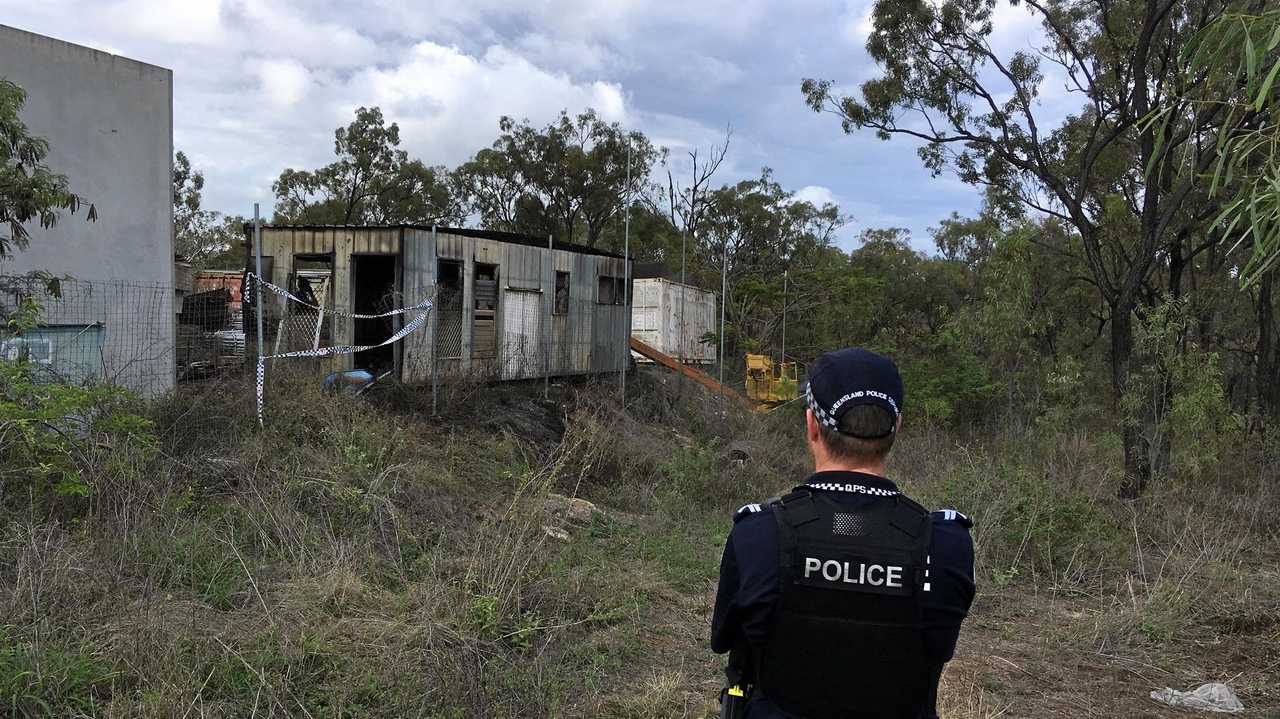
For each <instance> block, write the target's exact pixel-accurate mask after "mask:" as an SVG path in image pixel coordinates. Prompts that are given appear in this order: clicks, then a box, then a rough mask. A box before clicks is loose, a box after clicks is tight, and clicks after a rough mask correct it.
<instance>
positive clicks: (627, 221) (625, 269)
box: [618, 138, 631, 407]
mask: <svg viewBox="0 0 1280 719" xmlns="http://www.w3.org/2000/svg"><path fill="white" fill-rule="evenodd" d="M622 212H623V215H622V217H623V220H622V310H623V318H622V332H623V337H622V368H621V370H619V372H618V394H619V396H620V397H621V401H622V405H623V406H624V407H625V406H626V404H627V362H628V361H630V359H631V342H630V339H631V138H627V204H626V205H625V206H624V207H623V208H622Z"/></svg>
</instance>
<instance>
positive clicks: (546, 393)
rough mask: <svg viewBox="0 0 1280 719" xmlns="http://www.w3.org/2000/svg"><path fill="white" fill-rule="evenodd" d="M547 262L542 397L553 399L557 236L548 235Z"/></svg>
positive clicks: (543, 315)
mask: <svg viewBox="0 0 1280 719" xmlns="http://www.w3.org/2000/svg"><path fill="white" fill-rule="evenodd" d="M547 263H548V264H550V265H551V292H547V293H543V296H544V297H546V298H547V299H549V300H551V301H550V302H548V303H547V308H546V310H545V311H543V312H542V313H541V314H542V317H541V319H542V320H544V321H545V322H546V324H547V330H546V332H544V333H543V334H544V335H545V337H546V342H545V343H544V344H546V346H547V347H546V349H545V350H543V352H542V398H543V399H551V337H552V334H551V313H552V312H553V311H555V303H556V247H555V237H554V236H553V235H547Z"/></svg>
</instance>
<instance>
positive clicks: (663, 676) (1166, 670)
mask: <svg viewBox="0 0 1280 719" xmlns="http://www.w3.org/2000/svg"><path fill="white" fill-rule="evenodd" d="M713 592H714V588H711V591H708V592H707V593H706V594H704V595H701V596H694V595H672V596H670V597H667V598H666V601H664V602H662V603H660V606H658V607H655V609H654V612H653V616H652V617H651V621H650V622H649V625H648V626H649V629H648V630H647V632H646V636H644V637H643V638H642V642H643V643H644V644H645V645H646V646H647V647H649V648H651V650H652V654H651V657H652V659H653V662H652V664H651V665H650V666H648V667H647V668H645V669H643V670H641V671H640V673H639V676H638V678H637V679H638V681H637V683H636V685H635V686H634V687H633V688H632V690H631V691H630V692H629V693H628V694H627V695H626V696H630V697H637V698H636V699H634V700H632V701H627V700H626V699H623V700H621V702H622V703H623V704H626V705H628V706H629V707H631V708H632V709H635V710H636V711H635V715H639V716H661V715H664V714H663V712H662V710H657V711H654V709H655V707H653V706H645V705H648V704H651V703H657V702H667V706H668V707H669V708H670V714H666V715H667V716H673V717H676V716H680V717H698V718H701V717H708V716H715V712H716V705H715V703H714V701H713V698H714V697H715V696H716V695H717V694H718V692H719V688H720V684H719V676H720V675H719V674H718V671H719V666H720V662H719V658H718V657H713V656H712V655H711V654H710V652H709V651H708V650H706V641H707V639H706V634H707V627H708V626H709V623H710V613H711V603H712V599H713V596H714V594H713ZM1091 602H1092V600H1091V599H1090V598H1088V597H1080V596H1063V595H1058V596H1053V595H1045V594H1036V593H1032V592H1028V591H1026V590H1025V589H1020V588H1006V589H1000V590H994V591H990V592H987V593H984V594H982V595H981V596H980V597H979V599H978V601H977V603H976V604H975V606H974V609H973V612H972V613H971V615H970V617H969V619H968V621H967V622H966V623H965V626H964V629H963V632H962V634H961V637H960V642H959V646H958V648H957V652H956V657H955V658H954V659H953V660H952V661H951V662H950V663H949V664H948V665H947V670H946V672H945V674H944V675H943V680H942V686H941V692H940V701H939V714H940V716H941V717H942V718H943V719H996V718H997V717H1008V718H1010V719H1014V718H1017V717H1035V718H1036V719H1044V718H1046V717H1108V718H1111V717H1144V718H1145V717H1159V718H1161V719H1166V718H1167V719H1175V718H1186V717H1194V716H1215V715H1214V714H1212V713H1207V712H1200V711H1195V710H1190V709H1175V708H1172V707H1168V706H1165V705H1163V704H1160V703H1158V702H1156V701H1154V700H1152V699H1151V698H1150V693H1151V692H1152V691H1153V690H1157V689H1161V688H1163V687H1166V686H1167V687H1173V688H1175V689H1179V690H1184V691H1187V690H1191V689H1194V688H1195V687H1197V686H1199V685H1200V684H1202V683H1205V682H1209V681H1220V682H1225V683H1227V684H1229V685H1230V686H1231V687H1232V688H1233V689H1234V690H1235V691H1236V693H1237V695H1238V696H1239V697H1240V699H1241V701H1242V702H1243V703H1244V705H1245V711H1244V712H1243V713H1240V714H1237V715H1236V716H1241V717H1258V718H1265V719H1280V682H1277V679H1278V678H1280V625H1276V624H1270V625H1268V626H1258V627H1249V628H1248V631H1247V632H1236V633H1231V634H1224V635H1222V636H1220V637H1218V638H1217V639H1216V640H1209V641H1206V640H1204V639H1203V638H1202V637H1198V638H1196V639H1189V640H1179V639H1176V638H1175V639H1171V640H1169V641H1166V642H1163V643H1160V644H1152V645H1151V646H1146V647H1128V648H1127V649H1125V650H1119V649H1108V648H1107V647H1105V646H1102V647H1099V646H1093V645H1091V644H1090V640H1091V638H1092V637H1094V636H1095V635H1096V634H1097V633H1098V631H1097V627H1098V623H1099V622H1100V621H1105V620H1106V617H1105V616H1103V615H1102V614H1101V613H1100V612H1099V610H1098V609H1097V607H1096V606H1093V605H1092V604H1091ZM644 696H649V697H651V699H650V700H645V699H643V697H644ZM618 703H619V700H617V699H616V698H615V699H613V700H609V709H610V710H611V711H610V712H609V713H611V714H618V713H621V714H631V712H625V711H624V712H618V711H617V709H618V706H617V705H618ZM650 712H652V713H650Z"/></svg>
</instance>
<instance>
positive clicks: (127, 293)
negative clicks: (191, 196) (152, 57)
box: [0, 25, 175, 396]
mask: <svg viewBox="0 0 1280 719" xmlns="http://www.w3.org/2000/svg"><path fill="white" fill-rule="evenodd" d="M0 77H3V78H4V79H6V80H9V81H10V82H13V83H15V84H17V85H19V86H20V87H22V88H23V89H24V90H25V91H26V93H27V100H26V104H25V106H24V107H23V108H22V110H21V113H20V117H21V119H22V121H23V122H24V123H26V125H27V127H28V129H29V130H30V132H31V133H32V134H35V135H38V136H41V137H44V138H45V139H46V140H48V141H49V147H50V152H49V156H48V157H47V158H46V163H47V164H48V166H49V167H50V168H51V169H53V170H54V171H55V172H58V173H60V174H63V175H66V176H67V178H68V180H69V181H70V186H71V189H72V191H73V192H75V193H76V194H78V195H81V196H82V197H84V198H85V199H86V200H88V201H89V202H91V203H93V205H94V207H95V208H96V210H97V221H96V222H88V221H87V220H86V217H85V212H84V210H81V211H80V212H79V213H77V214H76V215H74V216H67V215H64V216H63V217H61V218H60V221H59V222H58V224H57V225H56V226H55V227H53V228H51V229H48V230H46V229H42V228H40V227H39V226H38V225H36V226H32V227H30V228H29V230H30V232H31V243H30V246H29V247H28V248H27V249H26V250H25V251H22V252H19V253H17V255H16V256H15V257H13V258H11V259H9V260H7V261H5V262H3V263H0V274H6V275H12V274H21V273H25V272H29V271H32V270H45V271H48V272H51V273H53V274H55V275H66V276H70V277H72V278H75V281H74V282H68V283H66V284H65V296H64V298H63V299H62V300H57V301H50V302H48V303H47V311H46V317H45V318H44V322H43V324H42V327H41V328H40V329H39V330H37V331H36V332H34V333H30V334H29V335H28V336H27V337H26V338H25V339H23V340H21V342H23V343H25V345H26V346H24V347H18V346H17V341H10V342H9V346H8V347H3V348H0V356H2V355H5V354H8V355H14V354H17V353H18V352H19V351H22V352H24V353H25V355H26V356H28V357H31V358H33V359H36V360H37V361H41V362H43V363H45V364H47V366H48V367H49V368H50V371H52V372H55V373H57V374H60V375H63V376H65V378H66V379H68V380H78V379H85V378H89V377H101V378H106V379H111V380H114V381H117V382H119V383H120V384H123V385H125V386H127V387H130V388H132V389H134V390H136V391H139V392H141V393H143V394H145V395H148V396H156V395H159V394H163V393H165V392H167V391H169V390H171V389H172V388H173V386H174V375H175V372H174V351H173V347H174V321H173V318H174V289H173V288H174V276H173V273H174V248H173V203H172V179H171V177H172V175H171V173H172V158H173V73H172V71H170V70H168V69H165V68H162V67H156V66H154V65H148V64H146V63H143V62H138V61H137V60H130V59H128V58H123V57H118V56H116V55H111V54H109V53H105V52H101V51H99V50H93V49H91V48H87V47H82V46H80V45H74V44H71V43H68V42H63V41H61V40H55V39H53V38H49V37H44V36H42V35H36V34H34V33H30V32H26V31H23V30H18V29H15V28H12V27H7V26H4V25H0Z"/></svg>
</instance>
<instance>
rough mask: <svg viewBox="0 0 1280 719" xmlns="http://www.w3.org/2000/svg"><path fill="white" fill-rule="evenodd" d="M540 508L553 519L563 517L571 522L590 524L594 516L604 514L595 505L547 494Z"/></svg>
mask: <svg viewBox="0 0 1280 719" xmlns="http://www.w3.org/2000/svg"><path fill="white" fill-rule="evenodd" d="M542 508H543V509H545V510H546V511H547V513H549V514H551V515H552V516H555V517H563V518H565V519H568V520H569V521H571V522H576V523H579V524H590V522H591V518H592V517H594V516H595V515H596V514H604V512H602V511H601V510H600V509H599V508H598V507H596V505H594V504H592V503H591V502H588V501H587V500H585V499H579V498H577V497H566V496H564V495H562V494H548V495H547V499H546V501H544V502H543V503H542Z"/></svg>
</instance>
